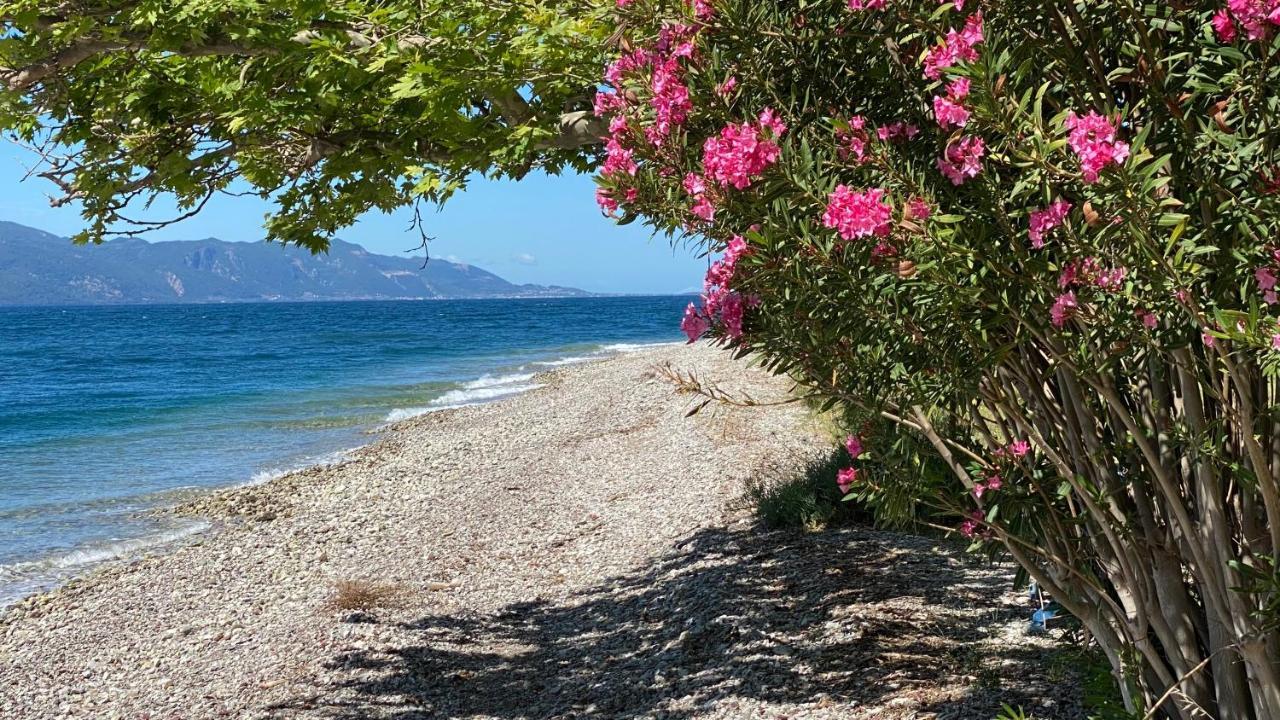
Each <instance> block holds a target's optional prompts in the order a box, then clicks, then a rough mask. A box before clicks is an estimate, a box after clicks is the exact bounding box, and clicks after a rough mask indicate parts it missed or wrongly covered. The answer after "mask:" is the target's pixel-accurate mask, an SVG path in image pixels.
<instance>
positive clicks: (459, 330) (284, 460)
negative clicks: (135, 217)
mask: <svg viewBox="0 0 1280 720" xmlns="http://www.w3.org/2000/svg"><path fill="white" fill-rule="evenodd" d="M687 302H688V299H687V298H681V297H587V298H555V299H518V300H508V299H502V300H441V301H400V302H396V301H391V302H311V303H250V304H225V305H133V306H94V307H0V608H2V607H4V606H5V605H8V604H12V603H13V602H14V601H16V600H17V599H19V598H21V597H24V596H26V595H29V594H31V593H34V592H38V591H41V590H44V589H47V588H50V587H53V586H55V585H57V584H59V583H61V582H64V581H65V580H66V579H68V578H70V577H73V576H75V575H77V574H79V573H82V572H84V571H85V570H86V569H88V568H91V567H93V566H95V565H98V564H101V563H104V562H109V561H113V560H117V559H121V558H128V557H131V556H136V555H138V554H140V553H143V552H147V551H154V550H156V549H159V548H162V547H163V546H165V545H168V544H172V543H175V542H179V541H181V540H183V539H184V538H187V537H189V536H191V535H193V534H195V533H200V532H202V531H204V530H205V529H207V528H208V524H207V523H206V522H203V521H200V520H192V519H180V518H175V517H169V516H166V514H164V513H156V512H153V511H154V510H156V509H157V508H162V507H164V506H167V505H172V504H175V503H178V502H181V501H183V500H186V499H190V498H191V497H192V496H193V495H196V494H198V493H202V492H208V491H210V490H212V489H216V488H224V487H230V486H235V485H242V484H247V483H260V482H266V481H269V480H271V479H272V478H275V477H279V476H280V475H282V474H284V473H286V472H288V471H290V470H293V469H297V468H301V467H306V466H310V465H316V464H325V463H334V462H339V461H341V460H342V459H343V457H344V456H345V454H346V453H349V452H350V451H351V450H353V449H355V448H358V447H360V446H361V445H365V444H367V443H369V442H371V441H372V439H373V437H372V432H373V431H376V430H377V429H378V428H379V427H381V426H384V425H386V424H387V423H391V422H395V421H398V420H403V419H406V418H409V417H413V416H415V415H420V414H424V413H430V412H435V411H438V410H441V409H444V408H454V407H460V406H464V405H471V404H475V403H483V402H492V401H495V400H498V399H501V398H504V397H509V396H511V395H514V394H516V393H521V392H526V391H528V390H531V389H534V388H536V387H537V386H538V381H537V376H536V374H537V373H538V372H539V371H542V370H547V369H549V368H554V367H559V366H563V365H568V364H573V363H580V362H586V361H590V360H593V359H598V358H604V357H609V356H611V355H616V354H618V353H625V352H632V351H637V350H642V349H645V348H647V347H650V346H653V345H658V344H666V343H673V342H679V341H680V339H681V335H680V331H679V322H680V315H681V312H682V309H683V307H684V305H685V304H686V303H687Z"/></svg>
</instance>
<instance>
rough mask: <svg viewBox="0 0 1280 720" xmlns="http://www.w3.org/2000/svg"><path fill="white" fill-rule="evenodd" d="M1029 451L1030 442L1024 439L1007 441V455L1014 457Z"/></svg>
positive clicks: (1024, 455) (1021, 455) (1019, 456)
mask: <svg viewBox="0 0 1280 720" xmlns="http://www.w3.org/2000/svg"><path fill="white" fill-rule="evenodd" d="M1029 452H1031V444H1030V443H1028V442H1027V441H1026V440H1015V441H1013V442H1011V443H1009V455H1011V456H1012V457H1015V458H1021V457H1026V455H1027V453H1029Z"/></svg>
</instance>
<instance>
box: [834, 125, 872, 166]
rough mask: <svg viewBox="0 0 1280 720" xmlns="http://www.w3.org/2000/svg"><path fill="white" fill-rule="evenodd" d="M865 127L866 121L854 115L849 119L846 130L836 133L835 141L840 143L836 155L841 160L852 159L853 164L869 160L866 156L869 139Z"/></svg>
mask: <svg viewBox="0 0 1280 720" xmlns="http://www.w3.org/2000/svg"><path fill="white" fill-rule="evenodd" d="M866 127H867V119H866V118H865V117H863V116H861V115H854V116H853V117H851V118H849V129H848V130H837V131H836V140H837V141H839V143H840V146H839V147H838V148H837V149H836V154H837V156H838V157H839V158H840V159H841V160H848V159H849V158H853V161H854V162H856V163H859V164H861V163H864V162H866V161H868V160H870V159H871V158H870V156H868V155H867V147H868V146H869V145H870V143H871V137H870V136H869V135H868V134H867V131H866Z"/></svg>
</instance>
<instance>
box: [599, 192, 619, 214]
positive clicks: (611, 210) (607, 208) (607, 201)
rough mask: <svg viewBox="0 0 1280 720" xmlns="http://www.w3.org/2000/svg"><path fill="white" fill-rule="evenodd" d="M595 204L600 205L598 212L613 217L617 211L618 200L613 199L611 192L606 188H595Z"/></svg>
mask: <svg viewBox="0 0 1280 720" xmlns="http://www.w3.org/2000/svg"><path fill="white" fill-rule="evenodd" d="M596 204H597V205H599V206H600V212H602V213H604V214H605V215H608V216H609V217H613V215H614V214H615V213H617V212H618V201H617V200H615V199H614V197H613V193H612V192H611V191H610V190H607V189H606V188H596Z"/></svg>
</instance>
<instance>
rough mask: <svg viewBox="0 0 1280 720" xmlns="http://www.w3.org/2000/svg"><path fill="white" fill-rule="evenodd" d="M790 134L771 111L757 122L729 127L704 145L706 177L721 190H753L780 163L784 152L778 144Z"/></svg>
mask: <svg viewBox="0 0 1280 720" xmlns="http://www.w3.org/2000/svg"><path fill="white" fill-rule="evenodd" d="M786 131H787V126H786V125H785V124H784V123H783V122H782V120H780V119H779V118H778V117H777V116H775V115H774V113H773V111H772V110H770V109H765V110H764V111H763V112H761V113H760V117H759V121H758V122H756V123H741V124H737V125H728V126H726V127H725V128H724V129H722V130H721V131H720V135H719V136H718V137H709V138H707V141H706V142H705V143H704V144H703V146H702V168H703V176H705V177H706V178H708V179H709V180H711V181H713V182H715V183H716V184H718V185H720V186H721V187H726V186H732V187H734V188H736V189H738V190H742V189H745V188H747V187H749V186H750V185H751V182H752V180H754V179H755V178H756V177H759V176H760V175H761V174H762V173H763V172H764V171H765V170H766V169H767V168H769V167H770V166H771V165H773V164H774V163H776V162H777V161H778V157H779V156H780V155H781V149H780V148H779V147H778V143H777V142H776V141H777V139H778V138H780V137H782V134H783V133H785V132H786Z"/></svg>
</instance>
